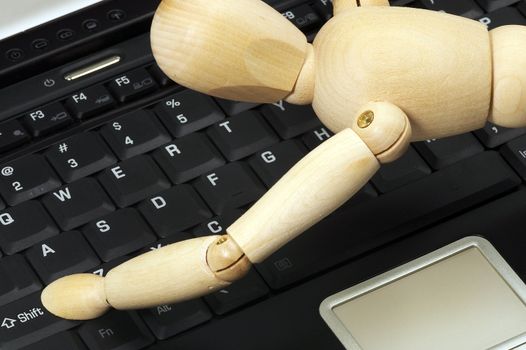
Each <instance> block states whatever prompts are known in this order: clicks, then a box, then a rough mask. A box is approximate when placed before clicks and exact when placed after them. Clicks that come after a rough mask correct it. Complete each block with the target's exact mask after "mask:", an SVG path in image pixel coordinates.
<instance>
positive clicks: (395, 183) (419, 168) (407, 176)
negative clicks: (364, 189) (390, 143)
mask: <svg viewBox="0 0 526 350" xmlns="http://www.w3.org/2000/svg"><path fill="white" fill-rule="evenodd" d="M429 174H431V169H429V167H428V166H427V164H426V163H425V162H424V160H423V159H422V158H421V157H420V156H419V155H418V153H416V151H415V150H414V149H413V148H412V147H410V148H409V149H408V150H407V153H406V154H404V155H403V156H402V157H401V158H399V159H398V160H396V161H395V162H393V163H389V164H384V165H382V167H381V168H380V170H379V171H378V172H377V173H376V175H375V176H374V177H373V179H372V182H373V184H374V185H375V186H376V188H378V189H379V190H380V192H382V193H386V192H390V191H393V190H395V189H397V188H399V187H402V186H404V185H407V184H408V183H410V182H413V181H416V180H419V179H421V178H423V177H425V176H427V175H429Z"/></svg>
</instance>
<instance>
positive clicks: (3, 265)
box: [0, 255, 42, 326]
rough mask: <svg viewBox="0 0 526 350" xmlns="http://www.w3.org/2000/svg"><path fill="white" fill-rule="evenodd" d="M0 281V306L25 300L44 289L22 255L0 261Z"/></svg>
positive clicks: (7, 257)
mask: <svg viewBox="0 0 526 350" xmlns="http://www.w3.org/2000/svg"><path fill="white" fill-rule="evenodd" d="M0 281H1V283H0V306H2V305H6V304H8V303H10V302H12V301H15V300H17V299H20V298H23V297H25V296H26V295H29V294H31V293H34V292H36V291H38V290H40V288H41V287H42V285H41V284H40V281H39V280H38V277H37V276H36V275H35V273H34V272H33V270H31V268H30V267H29V265H28V264H27V262H26V261H25V259H24V258H23V257H22V256H21V255H13V256H6V257H4V258H2V259H0ZM0 321H1V320H0ZM0 326H1V325H0Z"/></svg>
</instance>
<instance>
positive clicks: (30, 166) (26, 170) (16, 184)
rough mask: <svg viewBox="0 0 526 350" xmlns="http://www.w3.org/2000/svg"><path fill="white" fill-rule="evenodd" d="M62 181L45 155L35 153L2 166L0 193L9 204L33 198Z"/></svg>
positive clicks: (0, 168)
mask: <svg viewBox="0 0 526 350" xmlns="http://www.w3.org/2000/svg"><path fill="white" fill-rule="evenodd" d="M60 185H61V182H60V180H59V179H58V176H57V174H55V172H54V171H53V169H51V167H50V166H49V164H48V163H47V162H46V160H45V159H44V157H43V156H41V155H38V154H33V155H30V156H27V157H24V158H20V159H17V160H15V161H12V162H10V163H7V164H4V166H2V167H0V194H2V197H3V198H4V199H5V200H6V202H7V203H8V204H9V205H17V204H19V203H21V202H24V201H27V200H30V199H33V198H35V197H38V196H40V195H42V194H44V193H47V192H49V191H51V190H54V189H55V188H58V187H60Z"/></svg>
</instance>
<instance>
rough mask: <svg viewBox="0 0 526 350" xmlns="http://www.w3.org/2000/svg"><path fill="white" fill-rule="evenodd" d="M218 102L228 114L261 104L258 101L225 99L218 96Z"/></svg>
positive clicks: (234, 113)
mask: <svg viewBox="0 0 526 350" xmlns="http://www.w3.org/2000/svg"><path fill="white" fill-rule="evenodd" d="M215 100H216V102H217V103H218V104H219V106H220V107H221V109H222V110H223V111H225V113H226V114H227V115H230V116H233V115H236V114H239V113H242V112H246V111H248V110H250V109H254V108H256V107H258V106H259V104H257V103H250V102H240V101H231V100H225V99H222V98H217V97H216V99H215Z"/></svg>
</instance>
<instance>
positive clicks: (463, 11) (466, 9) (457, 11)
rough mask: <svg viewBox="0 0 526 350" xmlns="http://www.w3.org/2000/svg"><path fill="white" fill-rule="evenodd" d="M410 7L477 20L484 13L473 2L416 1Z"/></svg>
mask: <svg viewBox="0 0 526 350" xmlns="http://www.w3.org/2000/svg"><path fill="white" fill-rule="evenodd" d="M411 7H420V8H424V9H428V10H434V11H444V12H447V13H451V14H453V15H458V16H463V17H468V18H478V17H480V16H482V15H483V14H484V11H482V9H481V8H480V7H479V6H478V5H477V4H476V3H475V0H455V1H448V0H416V1H414V2H412V3H411Z"/></svg>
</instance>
